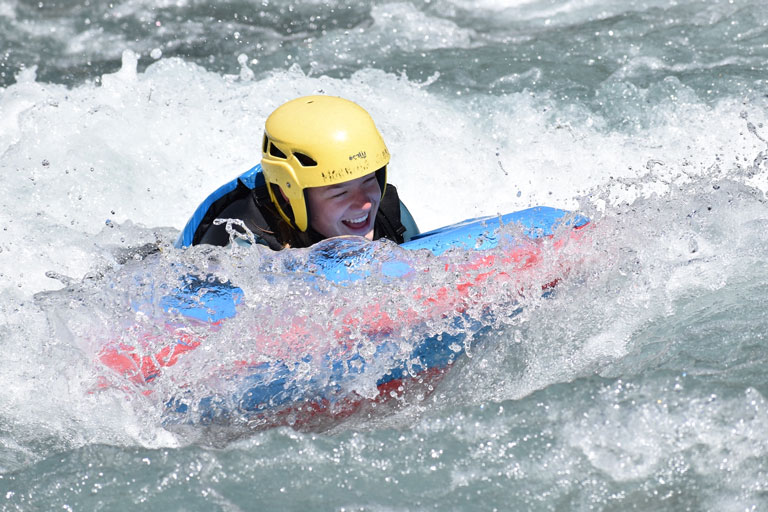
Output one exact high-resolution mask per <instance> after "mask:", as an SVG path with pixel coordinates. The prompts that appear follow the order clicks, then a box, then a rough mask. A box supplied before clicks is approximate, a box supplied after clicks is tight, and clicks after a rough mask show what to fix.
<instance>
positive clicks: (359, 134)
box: [261, 96, 389, 231]
mask: <svg viewBox="0 0 768 512" xmlns="http://www.w3.org/2000/svg"><path fill="white" fill-rule="evenodd" d="M388 163H389V150H387V146H386V145H385V144H384V140H383V139H382V137H381V134H380V133H379V131H378V130H377V129H376V125H375V124H374V123H373V119H371V116H370V115H369V114H368V112H366V111H365V110H364V109H363V108H362V107H360V106H359V105H357V104H356V103H354V102H352V101H349V100H345V99H343V98H337V97H334V96H305V97H302V98H297V99H295V100H291V101H289V102H287V103H285V104H283V105H282V106H280V107H278V108H277V110H275V111H274V112H273V113H272V114H271V115H270V116H269V117H268V118H267V122H266V125H265V128H264V140H263V143H262V156H261V166H262V169H263V172H264V178H265V180H266V181H267V188H268V189H269V197H270V198H271V199H272V202H273V203H274V204H275V206H276V207H277V210H278V212H279V213H280V215H281V216H282V217H283V218H284V219H285V220H286V221H287V222H289V223H290V224H291V225H293V226H295V227H296V228H297V229H299V230H300V231H306V230H307V228H308V227H309V214H308V211H307V202H306V194H305V191H306V189H308V188H312V187H324V186H328V185H337V184H339V183H344V182H347V181H351V180H354V179H357V178H361V177H363V176H366V175H368V174H370V173H372V172H376V177H377V179H378V180H379V185H380V186H381V193H382V195H384V189H385V187H386V166H387V164H388ZM276 187H279V190H278V189H276ZM280 190H282V193H283V194H284V195H285V197H286V198H287V199H288V202H289V203H290V211H286V208H285V207H284V205H285V202H284V201H282V197H281V195H280ZM290 213H292V214H293V215H292V217H293V218H291V215H290Z"/></svg>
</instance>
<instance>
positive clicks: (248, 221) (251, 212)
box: [200, 197, 269, 246]
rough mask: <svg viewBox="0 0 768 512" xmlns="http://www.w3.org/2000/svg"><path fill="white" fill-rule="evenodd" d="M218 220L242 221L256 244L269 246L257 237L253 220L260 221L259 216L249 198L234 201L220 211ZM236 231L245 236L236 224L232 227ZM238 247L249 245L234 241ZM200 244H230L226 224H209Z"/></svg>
mask: <svg viewBox="0 0 768 512" xmlns="http://www.w3.org/2000/svg"><path fill="white" fill-rule="evenodd" d="M217 218H218V219H222V220H226V219H238V220H241V221H243V223H244V224H245V226H246V228H248V231H250V232H251V233H252V234H253V236H254V239H255V241H256V243H257V244H262V245H266V246H269V243H268V242H267V241H266V240H264V239H263V238H262V237H260V236H259V232H260V230H259V226H258V224H256V222H255V219H260V218H261V214H260V212H258V210H257V209H256V206H255V204H254V202H253V200H252V199H251V198H250V197H245V198H242V199H239V200H237V201H234V202H233V203H232V204H230V205H229V206H228V207H227V208H225V209H224V211H222V212H221V213H220V214H219V216H218V217H217ZM232 227H233V228H234V229H235V230H236V231H238V232H240V233H243V234H245V232H244V231H243V229H242V228H241V227H240V226H238V225H237V224H233V226H232ZM235 241H236V242H237V243H238V245H249V244H248V242H247V240H242V239H239V238H238V239H235ZM200 243H202V244H210V245H219V246H227V245H229V243H230V239H229V233H227V228H226V223H224V224H219V225H218V226H216V225H213V224H211V226H210V227H209V228H208V229H207V230H206V231H205V233H204V234H203V236H202V238H201V239H200Z"/></svg>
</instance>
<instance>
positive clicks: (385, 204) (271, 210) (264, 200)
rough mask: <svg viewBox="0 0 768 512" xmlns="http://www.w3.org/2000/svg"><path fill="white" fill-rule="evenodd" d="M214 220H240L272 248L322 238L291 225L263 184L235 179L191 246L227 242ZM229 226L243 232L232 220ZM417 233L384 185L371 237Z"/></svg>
mask: <svg viewBox="0 0 768 512" xmlns="http://www.w3.org/2000/svg"><path fill="white" fill-rule="evenodd" d="M215 219H222V220H226V219H239V220H241V221H243V224H244V225H245V227H247V228H248V230H249V231H250V232H251V233H252V234H253V235H254V237H255V239H256V242H257V243H261V244H264V245H267V246H269V247H270V248H271V249H274V250H276V251H279V250H281V249H284V248H286V247H309V246H310V245H313V244H315V243H317V242H319V241H320V240H323V239H324V238H326V237H324V236H323V235H321V234H320V233H318V232H317V231H315V230H313V229H312V228H311V226H310V227H309V228H308V229H307V231H306V232H301V231H299V230H297V229H295V228H293V227H291V226H290V225H289V224H288V223H287V222H286V221H285V220H284V219H283V218H282V217H281V216H280V214H279V213H278V211H277V208H275V206H274V204H272V201H271V199H270V198H269V193H268V191H267V187H266V185H261V186H256V188H253V189H251V188H249V187H247V186H246V185H245V184H244V183H243V182H241V181H239V180H238V183H237V187H236V188H235V189H234V190H232V191H231V192H229V193H228V194H225V195H224V196H222V197H220V198H219V199H217V200H216V201H214V202H213V203H212V204H211V206H210V207H209V208H208V211H207V212H206V214H205V216H204V217H203V219H202V220H201V221H200V224H199V225H198V226H197V229H196V230H195V234H194V236H193V238H192V245H197V244H210V245H219V246H224V245H227V244H229V242H230V235H229V233H227V229H226V223H222V224H219V225H215V224H214V223H213V221H214V220H215ZM231 226H232V227H233V228H234V229H235V230H237V231H238V232H240V233H244V231H243V229H242V228H241V227H240V226H238V225H237V224H236V223H232V224H231ZM418 232H419V230H418V228H417V227H416V223H415V222H414V221H413V217H411V214H410V212H408V209H407V208H406V207H405V205H403V204H402V202H401V201H400V198H399V197H398V195H397V189H396V188H395V187H394V186H393V185H387V189H386V193H385V194H384V196H383V197H382V198H381V203H380V204H379V211H378V213H377V214H376V219H375V221H374V226H373V239H374V240H378V239H379V238H387V239H389V240H392V241H394V242H396V243H398V244H401V243H403V242H404V241H407V240H409V239H410V238H411V237H412V236H413V235H415V234H418Z"/></svg>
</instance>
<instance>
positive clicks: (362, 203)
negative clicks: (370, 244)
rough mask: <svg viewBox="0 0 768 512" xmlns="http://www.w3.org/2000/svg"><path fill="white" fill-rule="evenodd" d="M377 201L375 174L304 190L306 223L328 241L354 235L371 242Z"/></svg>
mask: <svg viewBox="0 0 768 512" xmlns="http://www.w3.org/2000/svg"><path fill="white" fill-rule="evenodd" d="M380 201H381V188H380V187H379V182H378V180H377V179H376V173H375V172H372V173H370V174H367V175H365V176H362V177H360V178H357V179H354V180H352V181H347V182H345V183H340V184H338V185H328V186H327V187H314V188H308V189H307V202H308V206H309V211H310V215H311V217H310V220H309V224H310V226H312V227H313V228H314V229H315V231H317V232H318V233H320V234H321V235H323V236H325V237H328V238H330V237H334V236H343V235H357V236H362V237H365V238H367V239H368V240H372V239H373V224H374V220H375V219H376V213H377V212H378V211H379V202H380Z"/></svg>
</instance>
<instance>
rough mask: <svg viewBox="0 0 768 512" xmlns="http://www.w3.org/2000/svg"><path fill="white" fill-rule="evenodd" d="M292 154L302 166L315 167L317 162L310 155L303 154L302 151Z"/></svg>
mask: <svg viewBox="0 0 768 512" xmlns="http://www.w3.org/2000/svg"><path fill="white" fill-rule="evenodd" d="M293 156H295V157H296V160H298V161H299V163H300V164H301V165H302V166H304V167H317V162H315V160H314V159H313V158H312V157H309V156H307V155H305V154H304V153H294V154H293Z"/></svg>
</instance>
